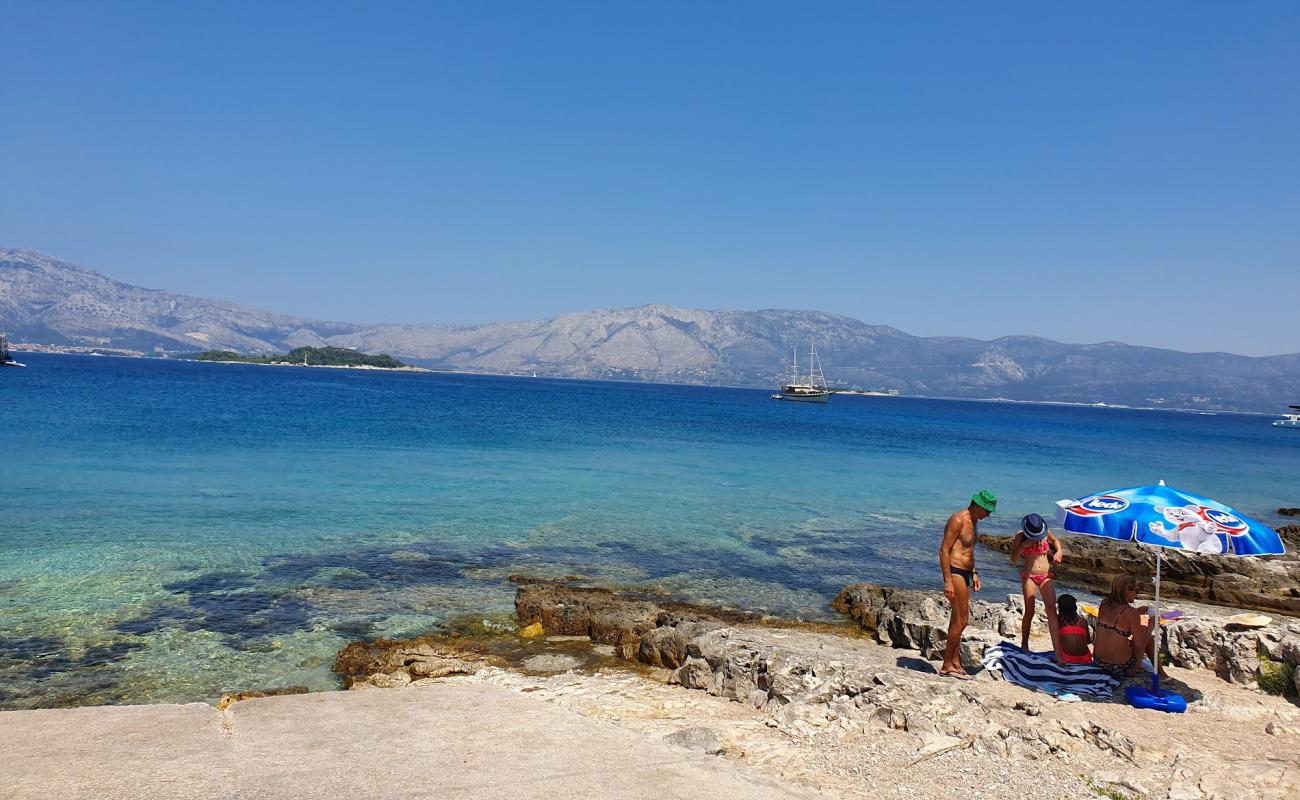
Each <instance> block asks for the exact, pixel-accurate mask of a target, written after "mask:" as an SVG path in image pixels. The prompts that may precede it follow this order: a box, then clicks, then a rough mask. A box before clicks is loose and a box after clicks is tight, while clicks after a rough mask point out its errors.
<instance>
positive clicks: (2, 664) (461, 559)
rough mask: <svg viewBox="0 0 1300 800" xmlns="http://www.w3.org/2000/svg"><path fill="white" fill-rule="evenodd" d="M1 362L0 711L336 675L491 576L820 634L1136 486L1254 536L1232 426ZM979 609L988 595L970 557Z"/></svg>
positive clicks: (1263, 454) (1157, 418) (1249, 485)
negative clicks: (876, 602)
mask: <svg viewBox="0 0 1300 800" xmlns="http://www.w3.org/2000/svg"><path fill="white" fill-rule="evenodd" d="M23 360H24V361H26V362H27V363H28V364H29V365H30V366H29V368H28V369H26V370H5V371H3V372H0V398H2V399H0V402H2V405H0V408H2V411H0V423H2V424H3V436H2V437H0V487H2V491H3V503H2V504H0V708H31V707H43V706H54V705H75V704H86V703H122V702H161V701H183V700H199V699H211V698H213V697H215V696H216V695H218V694H220V693H221V692H223V691H227V690H232V689H246V688H267V687H271V686H285V685H306V686H309V687H311V688H314V689H324V688H331V687H334V686H336V685H337V684H336V683H335V680H334V678H333V676H332V674H331V672H330V665H331V664H332V661H333V656H334V653H335V652H336V651H337V650H338V649H339V648H340V647H342V646H343V645H344V644H345V643H346V642H347V641H349V640H352V639H357V638H373V637H379V636H410V635H414V634H418V633H423V632H428V631H433V630H438V629H439V628H441V627H445V626H448V625H452V624H455V623H456V622H457V621H459V620H463V619H466V618H472V619H484V618H487V619H500V618H502V617H504V616H506V615H508V614H509V612H510V611H511V609H512V600H513V589H512V586H511V584H510V583H509V582H508V581H507V578H508V576H510V575H512V574H524V575H530V576H568V575H574V576H582V577H584V578H586V579H589V580H592V581H595V582H599V583H602V584H606V585H611V586H629V587H640V588H647V589H653V590H657V591H662V592H666V593H669V594H671V595H673V596H676V597H678V598H681V599H685V600H690V601H695V602H703V603H709V604H722V605H729V606H735V607H743V608H746V609H750V610H755V611H765V612H770V613H774V614H781V615H786V616H798V617H804V618H826V619H829V618H832V617H833V614H832V612H830V611H829V610H828V609H827V608H826V603H827V602H828V601H829V600H830V599H831V598H832V597H834V595H835V593H836V592H837V591H838V590H839V589H840V588H841V587H842V586H844V585H845V584H847V583H850V582H853V581H857V580H874V581H880V582H886V583H894V584H902V585H908V586H933V587H937V586H938V580H939V578H938V568H937V566H936V564H935V551H936V548H937V545H938V537H939V534H940V532H941V528H942V525H943V521H944V519H945V518H946V517H947V515H948V514H949V513H951V512H952V511H954V510H957V509H958V508H961V507H963V506H964V505H965V503H966V500H967V498H969V496H970V494H971V492H973V491H975V490H976V489H979V488H981V487H987V488H989V489H991V490H992V491H994V492H995V493H997V494H998V495H999V497H1000V498H1001V505H1000V507H999V508H1000V511H1001V513H999V514H998V515H996V516H994V517H993V518H992V519H991V520H989V522H988V523H986V524H985V529H986V530H988V531H990V532H1002V533H1011V532H1014V531H1015V529H1016V526H1017V522H1018V520H1019V518H1020V516H1021V515H1022V514H1024V513H1027V512H1029V511H1038V512H1040V513H1042V514H1044V515H1045V516H1049V515H1050V514H1051V512H1052V510H1053V506H1052V504H1053V502H1054V501H1055V500H1057V499H1059V498H1062V497H1069V496H1078V495H1082V494H1086V493H1089V492H1092V491H1095V490H1101V489H1107V488H1115V487H1121V486H1128V485H1135V484H1142V483H1150V482H1154V481H1156V480H1158V479H1161V478H1163V479H1165V480H1166V481H1167V482H1169V483H1170V484H1172V485H1174V486H1179V487H1181V488H1186V489H1189V490H1192V491H1196V492H1198V493H1202V494H1207V495H1210V496H1212V497H1216V498H1219V499H1222V500H1224V501H1226V502H1229V503H1232V504H1234V505H1236V506H1237V507H1238V508H1239V509H1241V510H1242V511H1244V512H1246V513H1248V514H1251V515H1253V516H1256V517H1257V518H1258V519H1260V520H1261V521H1263V522H1266V523H1273V524H1280V520H1279V519H1278V518H1277V517H1276V516H1274V511H1275V509H1276V508H1277V507H1278V506H1280V505H1298V504H1300V485H1297V483H1296V480H1295V475H1296V472H1297V467H1300V433H1297V432H1295V431H1285V430H1279V429H1275V428H1272V427H1270V426H1269V424H1268V419H1267V418H1264V417H1252V416H1230V415H1218V416H1203V415H1196V414H1182V413H1172V412H1154V411H1136V410H1118V409H1092V408H1072V407H1051V406H1033V405H1013V404H1000V403H975V402H956V401H933V400H916V399H904V398H872V397H852V396H840V397H836V398H835V399H834V400H833V401H832V402H831V403H829V404H827V405H825V406H817V405H808V404H800V403H780V402H776V401H773V400H770V399H769V398H768V392H764V391H757V390H746V389H716V388H701V387H683V386H662V385H644V384H615V383H588V382H580V381H562V380H547V379H530V378H495V377H471V376H463V375H444V374H404V373H382V372H358V371H345V370H325V369H303V368H291V367H263V366H254V365H227V364H202V363H187V362H174V361H153V360H134V359H115V358H94V357H80V356H41V355H25V356H24V358H23ZM980 558H981V573H982V574H983V575H984V577H985V584H986V589H985V591H986V593H988V594H990V595H993V596H997V595H1001V594H1005V593H1007V592H1011V591H1015V587H1014V583H1013V573H1012V571H1011V569H1010V567H1009V565H1007V564H1006V561H1005V559H1004V558H999V557H996V556H994V555H993V554H990V553H981V554H980Z"/></svg>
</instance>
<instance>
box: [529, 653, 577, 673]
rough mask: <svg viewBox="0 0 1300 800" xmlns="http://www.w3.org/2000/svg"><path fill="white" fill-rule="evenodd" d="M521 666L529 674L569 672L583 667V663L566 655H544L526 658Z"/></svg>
mask: <svg viewBox="0 0 1300 800" xmlns="http://www.w3.org/2000/svg"><path fill="white" fill-rule="evenodd" d="M521 666H522V667H523V668H524V669H525V670H528V671H529V672H567V671H569V670H571V669H577V668H578V667H580V666H582V662H581V661H579V660H578V659H576V658H574V657H573V656H570V655H565V654H564V653H542V654H540V655H535V656H532V657H530V658H525V659H524V660H523V663H522V664H521Z"/></svg>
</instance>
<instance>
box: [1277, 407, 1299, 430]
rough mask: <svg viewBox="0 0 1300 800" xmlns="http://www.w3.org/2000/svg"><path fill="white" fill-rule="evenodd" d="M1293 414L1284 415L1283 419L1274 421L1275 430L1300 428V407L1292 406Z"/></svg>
mask: <svg viewBox="0 0 1300 800" xmlns="http://www.w3.org/2000/svg"><path fill="white" fill-rule="evenodd" d="M1290 408H1291V411H1292V412H1293V413H1289V414H1283V415H1282V418H1281V419H1275V420H1273V427H1275V428H1300V406H1290Z"/></svg>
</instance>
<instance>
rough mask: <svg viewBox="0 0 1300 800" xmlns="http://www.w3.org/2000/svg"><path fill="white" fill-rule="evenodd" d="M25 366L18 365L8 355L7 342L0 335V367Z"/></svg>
mask: <svg viewBox="0 0 1300 800" xmlns="http://www.w3.org/2000/svg"><path fill="white" fill-rule="evenodd" d="M25 366H27V365H26V364H20V363H18V362H17V361H15V360H14V357H13V356H11V355H9V340H8V339H6V338H5V335H4V334H3V333H0V367H25Z"/></svg>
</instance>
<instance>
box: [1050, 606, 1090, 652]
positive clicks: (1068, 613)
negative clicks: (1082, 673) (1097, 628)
mask: <svg viewBox="0 0 1300 800" xmlns="http://www.w3.org/2000/svg"><path fill="white" fill-rule="evenodd" d="M1056 619H1057V620H1058V621H1059V624H1060V626H1061V627H1060V632H1061V660H1062V661H1064V662H1065V663H1067V664H1091V663H1092V652H1091V651H1090V650H1088V645H1089V644H1091V643H1092V637H1091V636H1090V635H1089V633H1088V628H1087V627H1086V626H1085V625H1084V624H1083V620H1082V619H1080V618H1079V603H1078V601H1077V600H1075V598H1074V595H1072V594H1063V595H1061V596H1060V597H1059V598H1057V600H1056Z"/></svg>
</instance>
